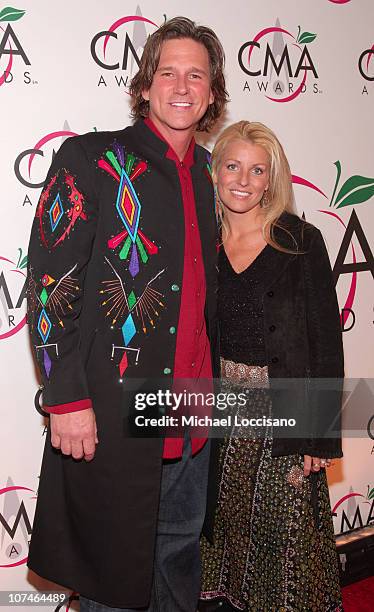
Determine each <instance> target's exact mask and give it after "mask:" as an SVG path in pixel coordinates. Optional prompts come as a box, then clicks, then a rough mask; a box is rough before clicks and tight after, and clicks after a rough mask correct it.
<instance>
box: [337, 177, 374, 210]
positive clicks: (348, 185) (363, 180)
mask: <svg viewBox="0 0 374 612" xmlns="http://www.w3.org/2000/svg"><path fill="white" fill-rule="evenodd" d="M373 183H374V178H368V177H366V176H359V175H358V174H355V175H354V176H351V177H350V178H349V179H348V180H347V181H345V183H344V184H343V186H342V188H341V189H340V191H339V193H338V195H337V196H336V200H335V204H337V203H338V202H340V200H342V199H343V198H344V197H345V196H346V195H347V193H349V192H350V191H353V190H354V189H357V187H363V186H364V185H372V184H373Z"/></svg>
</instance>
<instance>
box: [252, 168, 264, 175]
mask: <svg viewBox="0 0 374 612" xmlns="http://www.w3.org/2000/svg"><path fill="white" fill-rule="evenodd" d="M253 173H254V174H257V175H260V174H263V173H264V171H263V169H262V168H253Z"/></svg>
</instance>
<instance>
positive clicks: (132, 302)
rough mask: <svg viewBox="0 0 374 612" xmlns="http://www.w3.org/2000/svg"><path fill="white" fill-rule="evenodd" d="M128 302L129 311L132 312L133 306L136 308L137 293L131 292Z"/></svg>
mask: <svg viewBox="0 0 374 612" xmlns="http://www.w3.org/2000/svg"><path fill="white" fill-rule="evenodd" d="M127 301H128V303H129V309H130V310H132V308H133V306H135V304H136V297H135V293H134V292H133V291H131V293H129V296H128V298H127Z"/></svg>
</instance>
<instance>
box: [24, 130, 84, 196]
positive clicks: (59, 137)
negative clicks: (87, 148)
mask: <svg viewBox="0 0 374 612" xmlns="http://www.w3.org/2000/svg"><path fill="white" fill-rule="evenodd" d="M70 136H77V133H76V132H72V131H71V129H70V127H69V124H68V122H67V121H65V122H64V125H63V128H62V130H58V131H55V132H49V133H48V134H44V135H43V136H41V137H40V138H38V140H37V142H36V143H35V144H34V145H33V146H32V147H27V148H26V149H24V150H23V151H21V152H20V153H19V155H17V158H16V160H15V162H14V173H15V175H16V177H17V179H18V181H19V182H20V183H21V185H23V186H24V187H27V188H29V189H41V188H42V187H43V185H44V181H45V177H46V175H47V172H48V169H49V167H50V165H51V163H52V161H53V158H54V156H55V154H56V151H57V150H58V149H59V148H60V146H61V145H62V143H63V142H64V141H65V140H66V139H67V138H69V137H70ZM25 204H29V205H30V206H31V205H32V200H31V199H30V197H29V195H28V194H27V195H26V196H25V198H24V200H23V204H22V205H23V206H25Z"/></svg>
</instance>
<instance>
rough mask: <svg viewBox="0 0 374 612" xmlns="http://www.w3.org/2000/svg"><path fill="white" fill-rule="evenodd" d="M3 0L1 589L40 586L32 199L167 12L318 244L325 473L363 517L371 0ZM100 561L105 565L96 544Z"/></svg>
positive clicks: (373, 221) (112, 108)
mask: <svg viewBox="0 0 374 612" xmlns="http://www.w3.org/2000/svg"><path fill="white" fill-rule="evenodd" d="M9 1H10V2H11V5H9V4H6V2H3V1H2V0H0V111H1V114H0V117H1V130H0V142H1V146H0V189H1V191H0V382H1V386H0V389H1V404H0V442H1V443H0V585H1V587H0V590H1V591H4V590H12V591H14V590H17V591H25V590H26V591H32V592H33V591H34V590H35V592H36V590H37V589H42V588H45V586H46V585H45V584H44V583H43V582H42V581H38V579H37V577H36V576H35V575H32V574H31V573H30V572H28V570H27V567H26V560H27V554H28V543H29V539H30V536H31V533H32V522H33V515H34V509H35V502H36V498H37V492H38V477H39V471H40V462H41V456H42V450H43V445H44V439H45V431H46V430H45V422H44V421H43V417H42V415H41V414H40V412H39V411H40V404H41V396H40V391H39V387H38V378H37V372H36V370H35V367H34V365H33V361H32V359H31V354H30V346H29V340H28V333H27V325H26V318H25V311H26V299H25V296H26V266H27V247H28V240H29V232H30V228H31V223H32V220H33V217H34V214H35V210H36V205H37V202H38V197H39V195H40V191H41V188H42V185H43V181H44V179H45V177H46V173H47V170H48V167H49V165H50V163H51V160H52V158H53V155H54V154H55V152H56V151H57V150H58V149H59V147H60V145H61V143H62V142H63V141H64V140H65V139H66V138H68V137H69V136H74V135H75V134H81V133H84V132H89V131H96V130H97V131H99V130H112V129H113V130H115V129H120V128H122V127H125V126H126V125H128V124H130V121H131V120H130V117H129V94H128V86H129V82H130V79H131V77H132V76H133V75H134V74H135V72H136V71H137V68H138V64H139V58H140V57H141V54H142V49H143V46H144V44H145V41H146V39H147V36H148V35H149V34H151V33H152V32H153V31H154V30H155V29H156V28H157V27H158V26H159V25H161V24H162V23H163V22H164V20H165V19H166V18H170V17H174V16H176V15H180V14H182V15H185V16H187V17H190V18H191V19H193V20H195V21H197V22H199V23H201V24H206V25H209V26H210V27H212V28H213V29H214V31H215V32H216V33H217V34H218V36H219V37H220V39H221V41H222V43H223V46H224V48H225V52H226V76H227V86H228V91H229V94H230V103H229V105H228V110H227V113H226V114H225V117H224V118H223V121H222V124H221V126H220V129H221V128H222V127H224V126H225V125H227V124H228V123H230V122H233V121H237V120H240V119H249V120H256V121H261V122H263V123H265V124H267V125H268V126H270V127H271V128H272V129H273V130H274V131H275V132H276V134H277V135H278V136H279V138H280V140H281V142H282V143H283V145H284V148H285V150H286V153H287V155H288V158H289V161H290V165H291V169H292V173H293V180H294V190H295V196H296V205H297V210H298V213H299V214H300V215H304V216H305V218H306V219H307V220H308V221H310V222H312V223H313V224H315V225H316V226H318V227H319V228H320V229H321V230H322V232H323V235H324V237H325V239H326V243H327V246H328V251H329V255H330V259H331V264H332V267H333V270H334V277H335V280H336V287H337V292H338V298H339V306H340V309H341V318H342V327H343V332H344V333H343V337H344V350H345V360H346V374H347V377H348V379H349V380H348V381H347V388H346V392H345V397H344V400H345V416H344V419H345V430H346V438H345V440H344V451H345V456H344V459H343V460H341V461H336V462H335V464H334V466H333V467H332V468H331V470H330V473H329V481H330V493H331V504H332V511H333V515H334V524H335V532H336V533H337V534H338V533H342V532H345V531H347V530H349V529H352V528H356V527H360V526H365V525H368V524H371V523H373V521H374V470H373V467H374V417H373V416H372V415H374V406H373V401H372V397H373V395H372V384H371V380H370V379H371V378H374V360H373V344H374V343H373V322H374V308H373V306H374V302H373V295H374V293H373V288H374V258H373V250H374V214H373V210H374V156H373V142H374V126H373V114H374V113H373V110H374V57H373V56H374V3H373V0H283V1H282V2H279V1H278V0H263V1H262V2H258V1H255V0H247V2H245V3H243V2H241V1H239V0H232V1H231V2H230V3H226V2H223V1H222V0H215V1H213V0H206V1H205V2H201V1H199V0H190V2H188V3H185V2H182V0H157V1H156V2H155V1H154V0H152V1H151V0H139V3H138V2H136V1H133V0H126V2H123V1H121V0H107V2H97V3H92V2H88V1H82V2H79V3H77V2H73V1H72V0H65V1H64V2H56V1H52V2H43V1H42V0H33V1H31V0H23V1H22V3H20V4H18V0H9ZM216 133H217V132H216ZM216 133H215V134H211V135H208V136H203V137H202V138H203V140H202V142H203V144H205V145H206V146H207V147H208V148H211V147H212V145H213V143H214V138H215V136H216ZM320 308H321V313H322V316H323V308H324V304H323V302H322V303H321V305H320ZM290 325H292V321H290ZM51 520H53V519H52V518H51ZM103 528H104V525H103ZM100 554H103V555H107V556H108V563H110V555H111V551H110V550H106V551H105V550H103V551H101V553H100ZM73 598H74V596H72V598H71V599H73ZM0 603H1V602H0ZM13 603H17V602H13ZM18 603H19V602H18ZM28 603H29V606H30V605H31V608H33V606H34V605H35V606H36V604H35V603H33V601H32V599H31V598H30V600H29V602H28ZM10 605H11V603H10V604H9V607H10ZM70 605H71V604H70V603H69V602H68V603H64V604H63V606H61V604H60V602H59V601H50V602H48V603H47V609H48V606H49V609H51V610H54V609H67V608H68V607H69V606H70ZM72 605H73V606H74V605H75V604H72ZM29 609H30V607H29ZM35 609H36V607H35Z"/></svg>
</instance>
